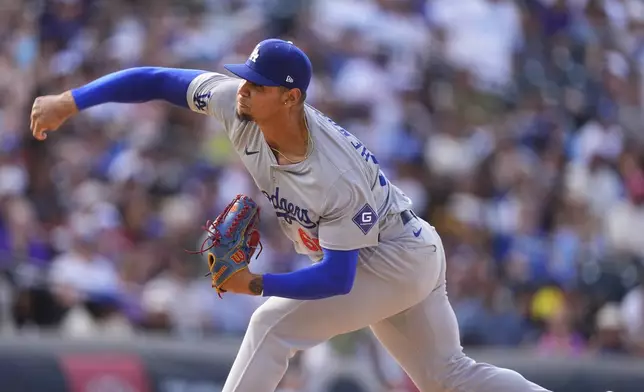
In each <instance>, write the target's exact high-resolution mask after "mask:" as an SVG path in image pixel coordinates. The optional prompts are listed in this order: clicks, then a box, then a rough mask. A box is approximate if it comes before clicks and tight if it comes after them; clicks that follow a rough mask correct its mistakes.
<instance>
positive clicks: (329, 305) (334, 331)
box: [249, 267, 418, 349]
mask: <svg viewBox="0 0 644 392" xmlns="http://www.w3.org/2000/svg"><path fill="white" fill-rule="evenodd" d="M402 289H403V287H400V286H399V285H398V284H392V282H389V281H386V280H384V279H382V278H381V277H378V276H376V275H374V274H372V273H371V272H369V271H366V270H365V269H363V268H360V267H359V268H358V272H357V274H356V278H355V282H354V286H353V289H352V290H351V292H350V293H348V294H346V295H338V296H335V297H330V298H325V299H319V300H307V301H299V300H291V299H284V298H271V299H269V300H268V301H266V302H265V303H264V304H263V305H262V306H260V307H259V308H258V309H257V311H256V312H255V314H254V315H253V317H252V318H251V322H250V325H249V330H262V331H264V332H266V333H271V334H273V335H276V336H277V337H278V338H280V339H281V340H283V341H284V342H285V343H287V344H288V345H289V346H290V347H292V348H294V349H305V348H308V347H313V346H315V345H317V344H319V343H321V342H323V341H325V340H327V339H329V338H331V337H333V336H336V335H339V334H343V333H346V332H352V331H355V330H358V329H361V328H365V327H367V326H369V325H370V324H373V323H377V322H378V321H380V320H383V319H385V318H387V317H390V316H392V315H394V314H396V313H399V312H401V311H402V310H404V309H406V308H408V307H410V306H412V305H413V304H414V303H417V302H418V299H416V298H412V297H408V298H405V300H402V301H401V296H400V292H401V290H402Z"/></svg>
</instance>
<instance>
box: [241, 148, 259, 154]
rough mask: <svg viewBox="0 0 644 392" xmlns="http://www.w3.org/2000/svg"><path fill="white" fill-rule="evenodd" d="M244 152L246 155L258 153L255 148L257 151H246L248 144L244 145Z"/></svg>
mask: <svg viewBox="0 0 644 392" xmlns="http://www.w3.org/2000/svg"><path fill="white" fill-rule="evenodd" d="M244 153H246V155H255V154H259V150H257V151H248V146H246V148H245V149H244Z"/></svg>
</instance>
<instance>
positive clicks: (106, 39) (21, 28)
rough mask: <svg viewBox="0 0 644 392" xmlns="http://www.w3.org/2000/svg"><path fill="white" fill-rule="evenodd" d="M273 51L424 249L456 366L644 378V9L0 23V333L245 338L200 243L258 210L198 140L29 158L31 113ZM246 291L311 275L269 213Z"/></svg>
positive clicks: (90, 13)
mask: <svg viewBox="0 0 644 392" xmlns="http://www.w3.org/2000/svg"><path fill="white" fill-rule="evenodd" d="M266 37H280V38H284V39H290V40H292V41H294V42H295V43H296V44H297V45H298V46H300V47H301V48H302V49H304V50H305V51H306V52H307V53H308V54H309V56H310V58H311V60H312V62H313V67H314V72H315V75H314V80H313V82H312V84H311V88H310V92H309V95H308V96H309V98H308V101H309V103H310V104H312V105H314V106H316V107H317V108H318V109H320V110H322V111H323V112H326V113H327V114H328V115H329V116H330V117H332V118H333V119H334V120H336V121H337V122H338V123H340V124H342V125H343V126H344V127H345V128H347V129H348V130H350V131H351V132H352V133H354V134H355V135H357V136H358V137H359V138H361V139H362V140H363V141H364V142H365V143H366V144H367V145H369V146H370V149H371V150H372V151H373V152H374V153H375V154H376V156H377V157H378V160H379V162H381V163H382V164H383V167H384V171H385V172H386V173H387V175H388V177H390V178H391V179H392V181H394V182H395V183H396V184H397V185H398V186H399V187H400V188H402V189H403V190H404V191H405V193H407V194H408V195H409V196H410V197H411V198H412V199H413V201H414V205H415V207H414V208H415V211H416V213H417V214H419V215H422V216H423V217H424V218H425V219H427V220H428V221H429V222H430V223H432V224H433V225H434V226H436V227H437V229H438V231H439V233H440V234H441V235H442V237H443V240H444V242H445V245H446V250H447V256H448V291H449V293H450V300H451V302H452V304H453V306H454V308H455V311H456V313H457V317H458V319H459V322H460V326H461V336H462V338H463V344H464V345H465V346H468V347H472V346H531V347H534V348H535V349H536V350H538V352H539V353H542V354H543V355H565V356H573V357H574V356H581V355H604V354H611V353H621V354H627V355H644V273H643V272H642V271H644V269H643V268H642V267H644V263H643V260H644V240H643V239H644V148H643V146H644V129H643V128H642V125H641V124H642V122H643V121H642V120H643V118H642V117H643V116H642V113H643V111H642V104H643V102H644V101H643V100H642V97H643V94H644V83H643V80H642V71H643V70H644V2H641V1H639V0H516V1H515V0H458V1H454V0H314V1H304V0H190V1H186V0H183V1H179V0H154V1H151V0H40V1H30V0H4V1H2V2H0V92H1V94H0V270H2V271H3V275H2V278H1V280H0V281H1V282H2V283H0V304H2V305H0V327H1V328H0V330H1V331H7V332H8V331H23V332H25V331H31V332H34V333H38V331H40V330H45V329H57V330H58V331H60V332H61V333H63V334H65V335H66V336H95V335H96V334H101V335H105V336H107V335H108V334H113V335H116V336H132V335H134V334H136V333H138V332H140V331H150V332H163V333H171V334H174V335H176V336H180V337H183V338H195V337H204V336H208V335H213V334H214V335H218V334H237V335H239V334H241V333H243V331H244V329H245V326H246V323H247V322H248V319H249V317H250V315H251V313H252V312H253V310H254V309H255V308H256V307H257V306H259V304H261V301H262V300H261V299H257V298H253V297H245V296H235V295H226V297H225V299H224V300H219V299H218V298H217V296H216V295H215V294H214V292H213V291H212V289H211V288H210V281H209V279H208V278H204V276H203V275H204V273H205V272H206V263H205V261H204V260H203V258H202V257H200V256H193V255H188V254H187V253H185V252H184V249H188V250H194V249H196V248H198V246H199V244H200V243H201V239H202V238H203V235H204V234H203V232H202V231H201V225H202V224H203V223H204V221H205V220H206V219H208V218H214V217H215V216H216V215H217V214H218V213H219V212H220V211H221V210H222V208H223V207H224V206H225V205H226V204H227V203H228V202H229V201H230V200H231V199H232V197H233V196H234V195H236V194H237V193H246V194H249V195H251V196H253V197H254V198H255V199H256V200H258V201H259V202H260V204H262V203H265V202H266V200H264V197H263V196H262V195H261V194H260V193H258V191H257V189H256V188H255V186H254V184H253V183H252V180H251V179H250V178H249V176H248V175H247V173H246V172H245V169H244V167H243V166H242V165H241V164H240V161H239V159H238V157H237V156H236V155H235V153H234V152H233V151H232V150H231V148H230V145H229V144H228V140H227V138H226V136H225V134H224V133H223V132H222V129H221V126H220V124H218V123H217V122H216V121H214V120H213V119H210V118H207V117H205V116H201V115H198V114H195V113H191V112H190V111H187V110H185V109H181V108H177V107H173V106H171V105H170V104H167V103H163V102H152V103H146V104H137V105H123V104H106V105H102V106H98V107H95V108H92V109H90V110H87V111H86V112H83V113H81V114H80V115H79V116H77V117H76V118H75V119H73V120H72V121H70V122H69V123H68V124H66V125H65V126H64V127H63V128H62V129H61V131H60V132H58V133H56V134H52V135H51V136H50V137H49V138H48V139H47V141H46V142H45V143H40V142H37V141H35V140H34V139H33V138H32V137H31V134H30V132H29V110H30V107H31V104H32V102H33V99H34V98H35V97H36V96H38V95H44V94H57V93H61V92H63V91H65V90H67V89H70V88H73V87H76V86H79V85H81V84H84V83H86V82H88V81H90V80H93V79H95V78H97V77H99V76H101V75H104V74H106V73H109V72H113V71H116V70H119V69H123V68H128V67H135V66H143V65H153V66H168V67H187V68H201V69H208V70H214V71H218V72H224V70H223V68H222V66H221V65H222V64H223V63H227V62H232V61H245V59H246V57H247V56H248V54H249V53H250V52H251V51H252V49H253V47H254V46H255V44H256V43H257V42H258V41H260V40H262V39H264V38H266ZM265 211H267V212H266V213H264V214H263V215H262V219H263V221H262V239H263V245H264V251H263V253H262V254H261V256H260V258H259V259H257V260H255V261H253V266H252V268H251V269H253V270H254V271H273V272H276V271H289V270H292V269H294V268H299V267H301V266H303V265H306V264H308V260H306V259H303V258H302V257H300V256H297V255H296V254H294V252H293V250H292V246H291V244H290V243H289V242H287V241H286V239H285V237H284V236H282V235H281V234H280V232H279V230H276V226H275V222H276V220H275V217H273V216H272V214H270V211H271V209H270V208H268V209H266V210H265Z"/></svg>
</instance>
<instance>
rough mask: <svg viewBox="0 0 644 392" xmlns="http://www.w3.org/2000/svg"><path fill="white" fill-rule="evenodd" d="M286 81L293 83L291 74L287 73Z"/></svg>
mask: <svg viewBox="0 0 644 392" xmlns="http://www.w3.org/2000/svg"><path fill="white" fill-rule="evenodd" d="M286 81H287V82H288V83H293V78H292V77H291V75H288V76H287V77H286Z"/></svg>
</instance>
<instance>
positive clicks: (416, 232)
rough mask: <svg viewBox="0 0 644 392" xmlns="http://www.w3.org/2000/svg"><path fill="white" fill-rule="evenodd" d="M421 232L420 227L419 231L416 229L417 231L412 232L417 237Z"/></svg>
mask: <svg viewBox="0 0 644 392" xmlns="http://www.w3.org/2000/svg"><path fill="white" fill-rule="evenodd" d="M421 231H423V228H422V227H421V228H420V229H418V231H414V236H416V237H418V236H419V235H420V232H421Z"/></svg>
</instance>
